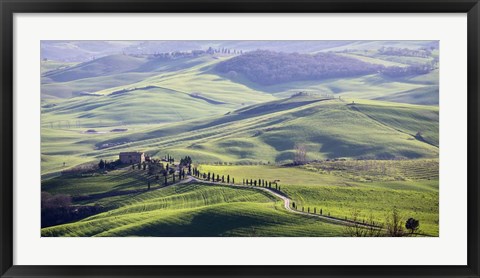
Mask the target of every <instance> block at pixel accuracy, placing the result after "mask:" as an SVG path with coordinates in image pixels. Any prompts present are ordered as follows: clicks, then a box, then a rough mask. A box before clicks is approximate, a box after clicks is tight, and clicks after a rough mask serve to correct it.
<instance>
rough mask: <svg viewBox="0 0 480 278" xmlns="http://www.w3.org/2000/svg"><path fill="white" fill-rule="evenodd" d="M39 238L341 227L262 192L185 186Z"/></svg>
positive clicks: (328, 231)
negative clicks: (285, 205)
mask: <svg viewBox="0 0 480 278" xmlns="http://www.w3.org/2000/svg"><path fill="white" fill-rule="evenodd" d="M115 205H116V206H117V208H116V209H112V210H110V211H108V212H105V213H101V214H98V215H95V216H92V217H89V218H87V219H84V220H81V221H78V222H75V223H72V224H64V225H59V226H55V227H51V228H44V229H42V236H46V237H48V236H80V237H82V236H83V237H84V236H285V235H288V236H338V235H342V227H341V226H339V225H333V224H329V223H325V222H322V221H319V220H315V219H310V218H305V217H302V216H297V215H292V214H290V213H288V212H286V211H285V210H284V209H282V203H281V202H280V201H278V200H276V199H273V197H271V196H269V195H268V194H266V193H261V192H259V191H256V190H250V189H234V188H230V187H224V186H209V185H202V184H189V185H178V186H171V187H167V188H165V189H160V190H157V191H152V192H147V193H143V194H140V195H137V196H135V197H133V198H128V199H126V198H125V199H124V200H123V201H119V202H117V203H116V204H115Z"/></svg>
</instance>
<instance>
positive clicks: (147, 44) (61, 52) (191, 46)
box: [41, 40, 438, 62]
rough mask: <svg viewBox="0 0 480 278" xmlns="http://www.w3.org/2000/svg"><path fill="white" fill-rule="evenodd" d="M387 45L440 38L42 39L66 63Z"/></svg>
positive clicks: (423, 44)
mask: <svg viewBox="0 0 480 278" xmlns="http://www.w3.org/2000/svg"><path fill="white" fill-rule="evenodd" d="M380 46H385V47H389V46H392V47H402V48H403V47H407V48H412V49H418V48H429V47H434V48H437V49H438V42H436V41H188V40H186V41H88V40H86V41H42V42H41V57H42V59H44V58H47V59H50V60H56V61H63V62H84V61H88V60H92V59H94V58H100V57H103V56H107V55H113V54H153V53H162V52H175V51H191V50H206V49H208V48H209V47H215V48H232V49H237V50H243V51H251V50H257V49H263V50H271V51H279V52H289V53H293V52H298V53H313V52H319V51H341V50H345V49H348V48H354V49H358V50H364V49H372V48H380Z"/></svg>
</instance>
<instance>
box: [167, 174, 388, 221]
mask: <svg viewBox="0 0 480 278" xmlns="http://www.w3.org/2000/svg"><path fill="white" fill-rule="evenodd" d="M193 181H195V182H200V183H203V184H210V185H226V186H231V187H239V188H251V189H255V190H261V191H264V192H267V193H269V194H271V195H273V196H275V197H277V198H280V199H282V200H283V203H284V206H285V209H286V210H287V211H289V212H291V213H296V214H301V215H303V216H306V217H315V218H320V219H323V220H325V221H328V222H331V223H335V224H341V225H349V226H352V225H357V226H361V227H365V228H376V229H379V228H380V227H377V226H373V225H369V224H364V223H361V222H354V221H350V220H345V219H340V218H335V217H331V216H326V215H320V214H313V213H308V212H302V211H298V210H294V209H292V208H291V207H290V199H289V198H288V197H287V196H285V195H283V194H280V193H278V192H277V191H275V190H272V189H271V188H267V187H259V186H250V185H238V184H232V183H222V182H213V181H205V180H202V179H199V178H196V177H193V176H189V177H188V178H186V179H184V180H182V181H181V182H179V183H176V184H180V183H188V182H193Z"/></svg>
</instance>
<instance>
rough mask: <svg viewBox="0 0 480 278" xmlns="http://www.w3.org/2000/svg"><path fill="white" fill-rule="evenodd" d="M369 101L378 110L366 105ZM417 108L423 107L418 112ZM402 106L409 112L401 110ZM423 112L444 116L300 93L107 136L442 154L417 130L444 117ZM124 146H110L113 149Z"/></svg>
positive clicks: (241, 157)
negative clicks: (417, 135) (393, 117)
mask: <svg viewBox="0 0 480 278" xmlns="http://www.w3.org/2000/svg"><path fill="white" fill-rule="evenodd" d="M376 105H379V106H380V107H382V108H383V109H386V110H391V112H392V113H396V115H399V116H398V117H397V118H396V122H395V124H392V125H389V123H388V121H389V119H391V118H389V117H387V116H385V115H383V114H382V113H381V111H382V110H381V109H379V108H377V110H373V109H375V106H376ZM279 107H280V108H281V109H280V108H279ZM368 108H370V109H371V110H372V111H378V112H371V113H370V114H369V113H367V112H362V109H364V110H367V109H368ZM409 109H412V110H409ZM415 109H417V110H418V111H416V112H412V111H415ZM404 110H405V111H410V112H411V113H403V112H404ZM372 113H373V114H372ZM422 113H424V114H426V115H430V117H435V115H437V116H438V111H437V110H436V109H435V108H431V107H422V106H402V105H400V106H398V105H396V104H391V103H383V102H374V101H369V102H368V104H367V103H365V104H362V103H358V101H357V104H354V105H351V103H350V102H348V101H342V100H325V99H322V98H316V97H294V98H289V99H285V100H280V101H275V102H270V103H265V104H261V105H257V106H252V107H250V108H245V109H240V110H237V111H234V112H232V113H229V114H227V115H224V116H222V117H213V118H208V119H200V120H191V121H186V122H183V123H176V124H170V125H165V126H163V127H161V128H156V129H155V128H152V130H151V131H150V132H144V133H141V134H132V135H127V136H120V137H117V138H114V139H112V140H107V141H104V142H102V144H105V143H107V144H109V143H115V142H125V141H129V142H134V143H132V144H129V146H130V147H135V148H137V149H145V150H151V151H154V150H157V151H158V150H160V149H162V150H165V149H167V150H169V151H171V152H172V153H175V155H178V156H181V155H186V154H187V153H189V154H191V155H192V156H193V157H195V159H196V160H198V161H227V162H241V161H246V162H248V161H263V162H267V161H269V162H271V163H273V162H278V163H279V162H288V161H289V160H290V161H291V160H292V159H293V155H294V145H295V144H304V145H305V146H306V147H307V151H308V154H307V157H308V158H309V159H323V158H335V157H357V158H359V157H371V158H374V157H376V158H394V157H397V158H400V157H404V158H417V157H436V156H437V155H438V148H437V147H435V146H432V145H430V144H428V143H426V142H423V141H420V140H418V139H416V138H415V133H414V132H412V131H413V130H414V129H415V128H417V129H419V130H420V129H421V130H424V131H431V134H433V133H434V131H435V130H438V123H436V122H435V121H432V120H431V119H430V118H428V117H424V118H418V119H417V116H418V115H419V114H422ZM413 123H415V124H413ZM417 124H418V126H417ZM402 126H405V127H404V129H403V130H402ZM427 134H428V133H427ZM371 142H375V144H374V145H372V144H371ZM121 148H122V146H119V147H115V148H112V149H111V150H106V152H112V153H115V152H116V151H117V150H118V149H121ZM204 154H208V156H205V155H204Z"/></svg>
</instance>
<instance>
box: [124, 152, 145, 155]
mask: <svg viewBox="0 0 480 278" xmlns="http://www.w3.org/2000/svg"><path fill="white" fill-rule="evenodd" d="M120 154H121V155H135V154H143V152H121V153H120Z"/></svg>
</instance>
